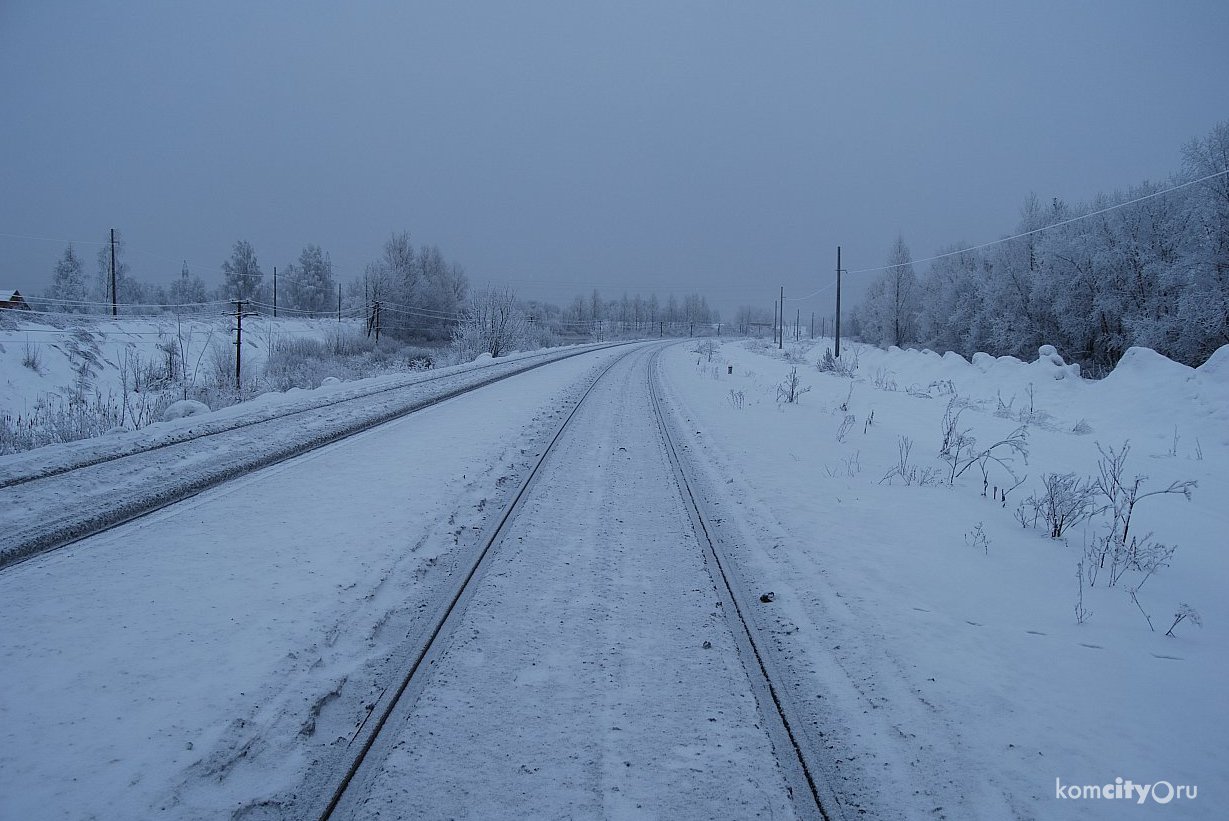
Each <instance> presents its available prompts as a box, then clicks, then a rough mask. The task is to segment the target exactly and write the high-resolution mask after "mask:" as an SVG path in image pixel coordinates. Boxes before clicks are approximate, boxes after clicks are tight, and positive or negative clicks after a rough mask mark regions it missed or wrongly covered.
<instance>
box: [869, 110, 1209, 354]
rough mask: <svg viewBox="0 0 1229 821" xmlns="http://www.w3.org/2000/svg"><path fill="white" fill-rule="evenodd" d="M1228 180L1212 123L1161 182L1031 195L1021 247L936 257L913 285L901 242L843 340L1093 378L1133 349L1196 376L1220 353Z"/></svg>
mask: <svg viewBox="0 0 1229 821" xmlns="http://www.w3.org/2000/svg"><path fill="white" fill-rule="evenodd" d="M1227 169H1229V123H1221V124H1219V125H1217V126H1216V127H1215V128H1214V129H1213V130H1212V131H1211V133H1210V134H1208V136H1207V137H1206V138H1203V139H1198V138H1197V139H1193V140H1191V141H1190V142H1189V143H1187V145H1186V146H1185V148H1184V149H1183V165H1182V169H1181V170H1180V171H1179V172H1178V173H1176V174H1174V175H1173V176H1172V177H1170V178H1169V179H1168V180H1165V181H1162V182H1144V183H1140V184H1139V185H1136V186H1133V187H1131V188H1129V189H1127V190H1125V191H1116V192H1114V193H1113V194H1100V195H1098V196H1097V197H1096V198H1095V199H1094V200H1092V201H1091V202H1087V203H1080V204H1077V205H1069V204H1067V203H1064V202H1062V201H1061V200H1058V199H1053V200H1051V201H1050V202H1048V203H1044V202H1042V201H1041V200H1040V199H1039V198H1038V197H1036V196H1035V195H1030V196H1029V197H1028V198H1027V199H1026V200H1025V202H1024V206H1023V207H1022V209H1021V219H1020V223H1019V224H1018V225H1017V226H1016V230H1015V231H1014V232H1012V234H1011V236H1013V237H1017V236H1018V237H1019V238H1017V239H1009V240H1007V241H1004V242H1001V243H997V244H994V245H991V246H989V247H986V248H983V249H981V250H962V248H967V246H962V245H960V244H956V245H953V246H951V247H949V248H945V249H941V250H940V251H939V252H938V254H949V255H948V256H944V257H942V258H941V259H936V260H934V261H932V262H930V264H929V268H928V270H927V271H926V272H925V273H924V274H922V275H920V276H919V275H917V274H915V272H914V269H913V263H912V257H911V255H910V253H909V248H908V246H906V244H905V242H904V240H903V239H898V240H897V241H896V242H895V243H894V245H893V247H892V249H891V251H890V253H889V257H888V260H887V264H888V266H889V267H888V268H887V269H886V270H884V271H883V273H881V274H879V275H878V277H877V278H876V279H875V281H874V282H873V283H872V284H871V286H870V288H869V290H868V291H867V293H866V297H865V299H864V301H863V302H862V304H861V305H860V306H858V308H857V309H856V310H855V311H854V314H853V316H852V317H851V319H852V320H853V321H852V322H851V323H850V324H851V326H852V327H851V328H850V331H851V333H853V334H856V335H859V336H860V337H861V339H862V340H863V341H866V342H870V343H873V344H877V345H884V346H886V345H898V346H901V347H906V346H918V347H927V348H931V349H932V350H936V351H948V350H951V351H956V352H957V353H960V354H963V355H964V356H966V357H968V356H972V354H974V353H976V352H978V351H985V352H987V353H991V354H995V355H1000V356H1001V355H1004V354H1011V355H1013V356H1018V357H1021V358H1025V359H1031V358H1034V357H1035V356H1036V352H1037V348H1038V346H1040V345H1042V344H1052V345H1055V346H1057V347H1058V349H1059V351H1060V352H1061V353H1062V354H1063V355H1064V356H1066V357H1067V359H1068V360H1073V361H1077V362H1080V363H1081V364H1082V365H1084V366H1085V367H1086V368H1087V369H1088V370H1090V371H1091V372H1092V373H1094V374H1096V373H1104V372H1106V371H1108V370H1109V369H1111V368H1112V367H1113V366H1114V364H1115V363H1116V362H1117V361H1118V359H1119V358H1120V357H1121V356H1122V354H1123V353H1125V352H1126V350H1127V348H1129V347H1131V346H1133V345H1140V346H1145V347H1148V348H1152V349H1153V350H1156V351H1158V352H1159V353H1162V354H1164V355H1165V356H1167V357H1169V358H1170V359H1173V360H1176V361H1178V362H1183V363H1186V364H1188V365H1192V366H1197V365H1199V364H1200V363H1202V362H1203V361H1205V360H1206V359H1207V358H1208V357H1209V356H1210V355H1211V354H1212V352H1213V351H1215V350H1216V349H1217V348H1218V347H1220V346H1222V345H1225V344H1229V174H1225V173H1224V172H1226V170H1227ZM1215 175H1219V176H1215ZM1196 180H1202V181H1200V182H1195V183H1194V184H1192V185H1187V187H1184V188H1181V189H1180V190H1176V191H1173V192H1171V193H1166V194H1161V195H1159V196H1150V195H1155V194H1157V193H1158V192H1160V191H1165V190H1167V189H1170V188H1173V187H1175V186H1181V185H1184V184H1189V183H1192V182H1194V181H1196ZM1141 198H1146V199H1141ZM1135 200H1140V201H1139V202H1134V201H1135ZM1124 203H1131V204H1129V205H1123V204H1124ZM1117 205H1123V207H1120V208H1113V206H1117ZM1110 208H1113V210H1108V211H1106V210H1105V209H1110ZM1102 211H1105V213H1099V212H1102ZM1039 229H1042V230H1039ZM1030 232H1036V233H1030ZM1022 234H1025V235H1026V236H1019V235H1022Z"/></svg>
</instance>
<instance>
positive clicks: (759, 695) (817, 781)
mask: <svg viewBox="0 0 1229 821" xmlns="http://www.w3.org/2000/svg"><path fill="white" fill-rule="evenodd" d="M660 355H661V350H660V349H659V350H657V351H654V352H653V354H652V356H651V359H650V361H649V368H648V371H649V395H650V397H651V399H652V405H653V411H654V414H655V415H656V417H657V424H658V427H659V428H660V430H661V437H662V440H663V442H664V443H665V449H666V454H667V456H668V457H669V460H670V464H671V467H672V468H673V469H674V476H675V480H676V482H677V484H678V488H679V493H680V494H681V495H682V498H683V502H684V506H685V507H686V508H687V514H688V516H689V518H690V519H691V522H692V526H693V529H694V530H695V534H696V540H697V541H698V542H699V543H700V545H701V548H702V549H703V551H704V555H705V563H706V564H707V565H708V566H709V567H710V575H712V577H713V582H714V585H715V587H716V588H717V594H718V595H719V596H720V597H721V600H722V610H723V611H725V616H726V620H727V622H728V623H729V624H730V628H731V633H732V634H733V635H734V641H735V644H736V645H737V646H738V648H739V651H740V653H741V655H742V656H743V666H744V668H745V669H746V670H747V675H748V677H749V678H750V679H751V685H752V689H753V691H754V693H755V698H756V701H757V702H758V703H759V707H760V713H761V714H762V715H763V716H764V719H765V725H766V727H767V729H768V732H769V735H770V736H771V737H772V739H773V743H774V746H777V747H780V748H783V749H784V751H786V753H785V754H784V755H781V754H778V758H777V760H778V763H779V764H780V765H781V767H782V769H783V770H784V772H785V775H786V779H787V782H788V783H790V793H791V797H792V798H793V799H794V806H795V809H797V810H798V811H799V814H800V815H801V816H803V817H808V818H823V819H825V821H844V819H845V813H844V809H843V807H842V806H841V803H840V800H839V797H838V795H837V793H836V791H835V790H834V789H833V788H832V785H831V782H830V780H829V778H828V777H827V775H826V771H825V768H824V766H823V765H822V764H821V763H820V762H819V761H817V760H816V757H815V753H814V752H813V749H814V747H813V745H811V744H809V743H808V742H807V741H806V738H805V736H804V733H803V727H804V723H803V720H802V718H801V716H800V715H799V713H798V711H797V709H796V708H795V707H794V705H793V703H792V701H791V700H790V699H789V697H788V695H787V694H786V693H785V691H784V689H783V687H782V686H781V685H780V684H779V683H777V679H778V676H777V675H776V674H775V665H774V664H773V663H772V661H771V660H770V659H769V658H768V657H767V656H766V654H765V653H764V652H763V650H762V649H761V647H760V643H759V641H757V639H756V635H757V632H758V631H757V630H756V628H755V626H754V624H753V619H752V617H751V616H750V615H749V614H750V613H751V610H752V607H753V605H752V604H751V598H750V597H749V596H748V595H747V594H746V592H745V591H744V590H743V586H742V583H741V582H740V580H739V579H738V577H737V575H736V572H735V571H734V568H733V566H732V564H731V562H730V561H729V559H728V558H727V557H726V556H725V554H724V551H723V550H722V548H721V547H720V544H719V542H720V540H719V539H718V538H717V537H716V535H715V534H716V531H715V529H714V527H713V523H712V521H713V520H712V519H711V518H710V517H709V516H708V515H707V514H706V513H705V510H704V508H705V506H706V505H705V503H704V502H703V500H702V498H701V496H700V494H698V493H697V492H696V491H695V489H694V487H693V482H692V481H691V480H690V479H689V478H688V471H687V468H686V466H685V463H684V460H683V458H682V457H681V456H680V455H679V448H678V446H677V445H676V444H675V439H674V436H673V434H671V432H670V428H671V425H670V423H669V422H668V420H667V418H666V417H667V414H666V411H665V409H664V408H663V406H662V400H661V395H660V393H659V391H658V389H657V372H658V359H659V358H660Z"/></svg>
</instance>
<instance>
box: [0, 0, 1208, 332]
mask: <svg viewBox="0 0 1229 821" xmlns="http://www.w3.org/2000/svg"><path fill="white" fill-rule="evenodd" d="M1227 42H1229V3H1225V2H1224V1H1223V0H1209V2H1195V0H1171V1H1170V2H1161V1H1160V0H1156V2H1130V1H1129V0H1101V1H1099V2H1075V1H1074V0H1068V2H1044V1H1038V0H1027V1H1026V0H1017V1H1016V2H1012V3H999V2H987V1H986V0H982V1H981V2H912V3H905V2H891V3H889V2H871V1H870V0H867V1H866V2H840V3H838V2H809V3H803V2H755V3H751V2H746V3H732V2H704V3H701V2H667V1H666V0H656V1H655V2H628V1H627V0H624V1H623V2H603V3H586V2H550V3H546V2H499V3H493V2H438V3H437V2H432V3H425V2H421V3H420V2H384V3H376V2H346V3H336V2H334V3H316V2H300V1H299V0H295V2H289V1H286V2H215V1H213V0H211V2H205V3H191V4H187V3H172V2H114V3H101V2H54V1H49V0H0V80H2V82H0V151H2V153H3V162H2V163H0V288H4V287H18V288H21V289H22V290H25V291H28V292H29V291H32V292H38V291H40V290H41V289H42V288H43V287H45V285H46V283H47V282H48V281H49V280H50V276H51V270H52V268H53V266H54V264H55V261H56V259H57V258H58V256H59V255H60V253H61V252H62V251H63V242H61V241H60V240H65V239H70V240H75V241H78V248H79V250H81V251H83V252H84V253H83V256H85V257H86V259H87V261H88V266H89V270H90V272H91V273H92V271H93V267H94V265H93V255H94V252H95V251H96V248H97V246H93V245H85V244H83V243H84V242H101V241H102V240H103V239H105V237H106V234H107V230H108V229H109V228H111V227H116V228H118V229H120V230H121V231H122V232H123V234H124V236H125V237H126V239H127V241H128V243H129V261H130V263H131V264H132V266H133V273H134V275H135V276H137V277H138V278H140V279H144V280H148V281H162V282H169V281H170V279H171V278H172V277H173V276H175V275H176V274H178V272H179V268H180V265H181V261H182V260H184V259H186V260H188V262H189V265H190V266H191V267H192V269H193V271H194V272H196V273H199V274H200V275H201V276H202V277H203V278H204V279H205V280H206V281H207V282H208V283H210V284H213V283H215V282H217V281H218V280H219V275H218V270H219V267H220V265H221V263H222V261H223V260H224V259H225V258H226V257H227V256H228V254H229V252H230V248H231V246H232V245H233V243H234V242H235V240H237V239H247V240H250V241H251V242H252V243H253V245H254V246H255V249H256V253H257V256H258V257H259V260H260V263H261V267H262V268H263V269H264V270H265V272H266V274H268V273H269V272H270V270H271V268H272V266H273V265H278V266H279V267H281V266H284V265H285V264H287V263H288V262H290V261H292V260H293V259H295V258H296V257H297V256H298V253H299V251H300V250H301V249H302V247H303V246H304V245H305V244H307V243H318V244H320V245H321V246H323V248H324V249H325V250H326V251H328V252H329V253H330V254H331V255H332V258H333V262H334V266H335V269H336V271H337V274H338V275H339V276H340V277H341V278H343V279H350V278H352V277H354V276H359V275H361V273H362V269H363V266H364V264H365V263H367V262H368V261H370V260H372V259H374V258H375V257H376V256H377V255H378V253H379V249H380V246H381V243H382V242H383V241H384V240H385V239H386V238H387V237H388V236H389V234H390V233H391V232H393V231H400V230H408V231H410V232H411V234H412V237H413V239H414V241H415V242H417V243H432V244H436V245H438V246H440V248H441V250H442V251H443V252H444V254H445V256H446V257H448V258H449V259H450V260H452V261H455V262H458V263H460V264H461V265H462V266H464V267H465V269H466V270H467V271H468V273H469V275H470V278H471V280H472V281H473V282H475V283H479V284H481V283H484V282H487V281H490V282H497V283H508V284H511V285H513V286H514V287H515V288H516V289H517V291H518V293H520V294H521V295H522V296H525V297H529V298H545V299H550V300H552V301H556V302H560V303H563V302H566V301H567V300H568V298H569V297H570V296H571V295H572V294H574V293H577V292H582V291H588V290H589V289H591V288H593V287H597V288H599V289H601V290H602V292H603V294H604V295H606V296H608V297H614V296H618V295H620V294H621V293H622V292H623V291H624V290H628V291H630V292H632V293H635V292H636V291H640V292H642V293H644V294H645V295H647V294H648V293H649V292H650V291H654V290H655V291H656V292H657V293H658V294H659V296H661V297H662V298H663V299H664V297H665V295H666V294H667V293H668V292H669V291H671V290H673V291H674V292H676V293H680V294H681V293H683V292H686V291H691V290H700V291H701V292H703V293H706V294H707V295H708V296H709V298H710V300H711V301H712V302H714V303H715V304H716V305H717V306H718V307H720V308H721V309H722V311H723V312H725V313H726V316H727V318H728V317H729V316H730V314H731V313H732V311H733V309H734V307H735V306H737V305H738V304H742V303H753V304H757V305H759V304H762V305H763V306H764V307H765V308H768V307H769V306H770V305H771V299H772V296H773V293H774V292H775V289H776V287H777V286H778V285H780V284H783V285H784V286H785V287H786V290H787V295H790V294H801V293H804V292H808V291H813V290H815V289H816V288H817V287H820V286H821V285H825V284H827V283H828V281H829V280H830V279H831V277H832V269H833V267H834V264H835V260H834V255H835V248H836V246H837V245H838V244H840V245H842V246H843V249H844V258H845V263H846V267H850V268H857V267H866V266H871V265H877V264H881V263H882V262H883V260H884V258H885V256H886V254H887V251H888V247H889V245H890V244H891V242H892V240H893V239H894V238H895V236H896V235H897V233H900V234H902V235H903V236H904V238H905V241H906V242H907V243H908V244H909V245H910V247H911V248H912V250H913V253H914V256H915V257H924V256H928V255H930V254H931V253H933V252H934V251H935V250H936V249H937V248H938V247H939V246H940V245H947V244H949V243H952V242H956V241H960V240H964V241H967V242H970V243H972V242H983V241H986V240H990V239H994V238H996V237H998V236H1001V235H1003V234H1005V233H1007V232H1009V231H1010V230H1011V229H1012V228H1013V227H1014V225H1015V223H1016V220H1017V217H1018V210H1019V206H1020V204H1021V202H1022V201H1023V199H1024V197H1025V196H1026V195H1027V194H1028V193H1029V192H1030V191H1035V192H1036V193H1037V194H1038V195H1039V196H1041V197H1043V198H1046V199H1048V198H1049V197H1051V196H1059V197H1062V198H1065V199H1068V200H1070V201H1079V200H1084V199H1089V198H1091V197H1092V196H1093V195H1094V194H1096V193H1097V192H1098V191H1108V190H1112V189H1114V188H1116V187H1125V186H1128V185H1131V184H1135V183H1138V182H1141V181H1143V180H1144V179H1154V180H1155V179H1159V178H1163V177H1165V176H1167V175H1168V174H1170V173H1172V172H1174V171H1177V170H1178V169H1179V167H1180V163H1181V146H1182V144H1183V143H1184V142H1186V141H1187V140H1188V139H1190V138H1191V137H1194V136H1203V135H1205V134H1206V133H1207V132H1208V131H1209V130H1210V129H1211V127H1212V126H1213V125H1214V124H1215V123H1216V122H1218V121H1220V120H1225V119H1229V48H1227V47H1226V43H1227ZM10 235H18V236H10ZM19 237H45V238H50V239H52V240H56V241H54V242H44V241H39V240H34V239H27V238H19ZM830 300H831V293H830V292H828V293H826V294H824V295H823V297H821V298H816V299H815V300H812V301H811V302H809V303H802V305H801V307H802V310H803V312H804V313H805V312H806V311H808V310H809V309H811V308H814V309H817V310H829V304H830Z"/></svg>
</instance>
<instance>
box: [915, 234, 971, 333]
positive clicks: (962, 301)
mask: <svg viewBox="0 0 1229 821" xmlns="http://www.w3.org/2000/svg"><path fill="white" fill-rule="evenodd" d="M939 254H940V255H941V256H940V258H939V259H937V260H935V261H934V262H933V263H931V266H930V270H929V271H928V272H927V274H926V275H925V276H924V277H922V278H921V280H920V281H919V284H918V287H919V289H920V291H921V299H920V301H919V309H918V341H919V342H921V343H922V344H923V345H925V346H926V347H927V348H931V349H932V350H937V351H956V352H957V353H960V354H962V355H964V356H965V357H971V356H972V355H973V354H974V353H976V352H977V351H980V350H983V349H984V348H985V346H986V332H987V329H986V326H985V316H984V311H985V306H984V305H983V302H982V285H983V282H984V280H985V277H986V270H985V262H984V260H983V258H982V257H981V256H980V255H979V254H978V253H977V252H976V251H969V250H964V249H963V248H961V247H959V246H957V247H955V248H947V249H943V250H941V251H940V252H939Z"/></svg>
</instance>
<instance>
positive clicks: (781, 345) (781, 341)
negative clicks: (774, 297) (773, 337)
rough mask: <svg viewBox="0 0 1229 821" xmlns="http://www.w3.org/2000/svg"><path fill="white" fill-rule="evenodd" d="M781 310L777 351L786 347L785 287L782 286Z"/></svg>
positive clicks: (779, 313) (778, 313) (779, 312)
mask: <svg viewBox="0 0 1229 821" xmlns="http://www.w3.org/2000/svg"><path fill="white" fill-rule="evenodd" d="M779 299H780V300H781V308H780V310H778V311H777V315H778V316H779V317H781V335H780V336H778V337H777V350H778V351H779V350H781V349H782V348H784V347H785V286H784V285H782V286H781V296H780V297H779Z"/></svg>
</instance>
